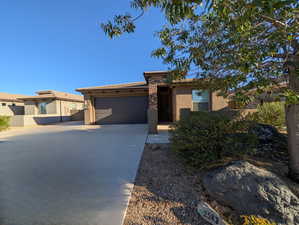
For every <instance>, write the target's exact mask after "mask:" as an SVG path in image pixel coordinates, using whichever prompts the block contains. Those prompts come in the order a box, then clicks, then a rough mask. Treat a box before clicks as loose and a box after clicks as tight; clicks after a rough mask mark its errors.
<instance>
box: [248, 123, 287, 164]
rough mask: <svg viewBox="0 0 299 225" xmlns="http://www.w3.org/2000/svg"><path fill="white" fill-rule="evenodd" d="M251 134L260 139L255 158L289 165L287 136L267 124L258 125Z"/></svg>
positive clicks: (252, 129) (251, 130)
mask: <svg viewBox="0 0 299 225" xmlns="http://www.w3.org/2000/svg"><path fill="white" fill-rule="evenodd" d="M249 132H251V133H253V134H255V135H256V137H257V139H258V145H257V148H256V153H255V154H254V155H255V156H258V157H264V158H267V159H272V160H274V161H280V162H283V163H285V164H287V163H288V139H287V135H285V134H281V133H280V132H279V131H278V130H277V129H276V128H275V127H273V126H271V125H266V124H257V125H255V126H254V127H252V128H251V129H250V130H249Z"/></svg>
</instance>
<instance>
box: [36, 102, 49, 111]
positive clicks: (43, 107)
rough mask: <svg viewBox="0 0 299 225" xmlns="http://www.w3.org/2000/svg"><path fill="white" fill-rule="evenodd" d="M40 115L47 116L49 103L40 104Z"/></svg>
mask: <svg viewBox="0 0 299 225" xmlns="http://www.w3.org/2000/svg"><path fill="white" fill-rule="evenodd" d="M38 113H39V114H47V103H46V102H39V103H38Z"/></svg>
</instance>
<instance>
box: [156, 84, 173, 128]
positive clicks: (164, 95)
mask: <svg viewBox="0 0 299 225" xmlns="http://www.w3.org/2000/svg"><path fill="white" fill-rule="evenodd" d="M172 120H173V118H172V91H171V88H169V87H158V121H159V123H169V122H172Z"/></svg>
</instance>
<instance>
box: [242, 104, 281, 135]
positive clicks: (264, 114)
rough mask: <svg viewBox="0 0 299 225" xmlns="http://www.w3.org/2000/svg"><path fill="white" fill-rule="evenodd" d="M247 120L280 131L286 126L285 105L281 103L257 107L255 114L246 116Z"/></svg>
mask: <svg viewBox="0 0 299 225" xmlns="http://www.w3.org/2000/svg"><path fill="white" fill-rule="evenodd" d="M247 119H251V120H254V121H256V122H257V123H261V124H269V125H272V126H274V127H276V128H278V129H281V128H283V127H285V125H286V120H285V104H284V103H282V102H269V103H264V104H261V105H258V107H257V112H255V113H252V114H250V115H248V116H247Z"/></svg>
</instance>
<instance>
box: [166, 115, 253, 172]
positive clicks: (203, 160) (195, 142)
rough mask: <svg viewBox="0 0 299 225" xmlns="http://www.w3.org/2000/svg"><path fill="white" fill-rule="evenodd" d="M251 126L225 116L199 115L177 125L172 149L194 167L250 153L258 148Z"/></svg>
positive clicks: (172, 137) (173, 135) (174, 129)
mask: <svg viewBox="0 0 299 225" xmlns="http://www.w3.org/2000/svg"><path fill="white" fill-rule="evenodd" d="M250 125H251V123H249V122H247V121H244V120H231V119H230V118H229V117H228V116H226V115H224V114H222V113H216V112H215V113H211V112H210V113H208V112H197V113H193V114H192V115H191V116H190V117H188V118H185V119H183V120H181V121H179V122H177V123H175V124H174V126H173V129H172V131H171V146H172V149H173V150H175V151H176V152H177V153H178V154H179V155H180V156H182V158H183V159H184V160H185V161H186V162H187V163H188V165H190V166H194V167H202V166H205V165H207V164H208V163H212V162H216V161H218V160H222V159H225V158H226V157H238V156H242V155H245V154H247V153H250V152H252V151H253V150H254V146H255V145H256V138H255V136H254V135H252V134H249V133H248V129H249V127H250Z"/></svg>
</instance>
